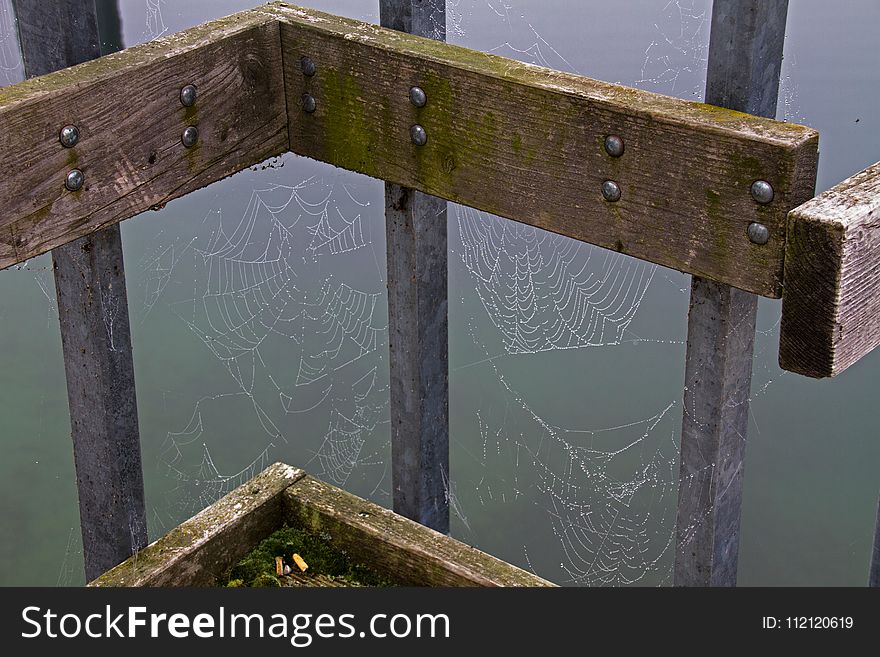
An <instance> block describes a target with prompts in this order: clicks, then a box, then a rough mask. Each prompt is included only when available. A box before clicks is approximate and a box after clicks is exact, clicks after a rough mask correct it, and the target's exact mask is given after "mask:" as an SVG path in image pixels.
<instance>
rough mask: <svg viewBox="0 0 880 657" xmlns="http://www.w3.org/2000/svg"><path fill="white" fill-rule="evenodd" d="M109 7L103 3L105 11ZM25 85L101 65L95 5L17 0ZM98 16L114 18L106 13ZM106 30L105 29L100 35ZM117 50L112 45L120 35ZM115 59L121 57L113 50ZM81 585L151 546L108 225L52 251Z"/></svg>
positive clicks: (125, 327) (123, 301)
mask: <svg viewBox="0 0 880 657" xmlns="http://www.w3.org/2000/svg"><path fill="white" fill-rule="evenodd" d="M104 4H105V5H106V4H107V3H104ZM13 8H14V11H15V16H16V22H17V24H18V29H19V39H20V45H21V51H22V59H23V62H24V70H25V75H26V76H27V77H36V76H39V75H45V74H47V73H50V72H52V71H54V70H57V69H61V68H65V67H68V66H74V65H76V64H80V63H82V62H84V61H88V60H91V59H95V58H97V57H100V56H101V53H102V48H101V38H100V35H99V29H98V28H99V25H98V23H99V21H98V17H97V14H96V6H95V2H94V0H71V1H70V2H64V3H48V4H47V3H45V2H38V1H37V0H13ZM103 9H104V11H103V16H104V17H107V16H112V15H113V14H117V20H116V24H117V28H118V11H117V8H116V6H115V3H114V4H113V5H112V6H109V7H103ZM105 29H106V26H105ZM116 41H121V39H119V38H118V29H117V35H116ZM117 49H118V48H117ZM52 263H53V270H54V274H55V291H56V295H57V299H58V319H59V323H60V327H61V344H62V349H63V352H64V370H65V374H66V378H67V398H68V406H69V409H70V427H71V438H72V440H73V456H74V462H75V465H76V481H77V492H78V497H79V515H80V528H81V532H82V541H83V561H84V566H85V574H86V580H90V579H93V578H94V577H96V576H98V575H100V574H101V573H103V572H104V571H106V570H108V569H109V568H111V567H113V566H115V565H116V564H118V563H120V562H122V561H124V560H125V559H127V558H128V557H129V556H131V555H132V554H133V553H134V552H136V551H137V550H139V549H141V548H142V547H144V546H145V545H146V544H147V519H146V510H145V501H144V478H143V470H142V466H141V449H140V434H139V431H138V412H137V397H136V394H135V380H134V362H133V358H132V350H131V330H130V325H129V320H128V298H127V294H126V288H125V266H124V262H123V254H122V237H121V235H120V231H119V226H118V225H114V226H110V227H108V228H105V229H104V230H101V231H98V232H96V233H92V234H91V235H87V236H85V237H81V238H80V239H78V240H75V241H73V242H70V243H68V244H65V245H63V246H59V247H57V248H56V249H54V250H53V251H52Z"/></svg>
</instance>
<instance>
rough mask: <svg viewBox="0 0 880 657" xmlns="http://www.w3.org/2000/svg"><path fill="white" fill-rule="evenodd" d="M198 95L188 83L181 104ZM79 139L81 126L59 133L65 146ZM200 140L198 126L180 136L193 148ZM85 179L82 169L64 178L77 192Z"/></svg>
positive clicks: (182, 94) (184, 88) (70, 187)
mask: <svg viewBox="0 0 880 657" xmlns="http://www.w3.org/2000/svg"><path fill="white" fill-rule="evenodd" d="M196 95H197V92H196V88H195V86H194V85H192V84H188V85H186V86H184V87H183V88H182V89H181V90H180V104H181V105H183V106H184V107H192V106H193V105H194V104H195V102H196ZM79 140H80V133H79V128H78V127H76V126H75V125H66V126H64V127H63V128H61V131H60V132H59V133H58V141H59V142H61V145H62V146H63V147H64V148H73V147H74V146H76V145H77V144H78V143H79ZM198 140H199V129H198V128H197V127H196V126H194V125H191V126H187V127H186V128H184V130H183V134H182V135H181V136H180V141H181V143H182V144H183V145H184V147H186V148H192V147H193V146H195V145H196V142H198ZM85 181H86V177H85V174H84V173H83V172H82V169H71V170H70V171H68V172H67V176H65V178H64V186H65V187H66V188H67V190H68V191H71V192H77V191H79V190H81V189H82V186H83V184H84V183H85Z"/></svg>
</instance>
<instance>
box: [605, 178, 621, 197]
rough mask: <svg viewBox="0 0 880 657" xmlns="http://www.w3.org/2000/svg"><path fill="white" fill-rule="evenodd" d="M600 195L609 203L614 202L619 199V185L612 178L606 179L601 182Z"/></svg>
mask: <svg viewBox="0 0 880 657" xmlns="http://www.w3.org/2000/svg"><path fill="white" fill-rule="evenodd" d="M602 196H604V197H605V200H606V201H608V202H609V203H616V202H617V201H619V200H620V185H618V184H617V183H616V182H614V181H613V180H606V181H605V182H603V183H602Z"/></svg>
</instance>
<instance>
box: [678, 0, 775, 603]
mask: <svg viewBox="0 0 880 657" xmlns="http://www.w3.org/2000/svg"><path fill="white" fill-rule="evenodd" d="M787 12H788V0H714V2H713V5H712V27H711V33H710V37H709V65H708V75H707V79H706V102H707V103H709V104H712V105H719V106H722V107H728V108H730V109H735V110H739V111H742V112H748V113H750V114H756V115H759V116H765V117H774V116H775V115H776V100H777V96H778V91H779V73H780V69H781V66H782V46H783V41H784V38H785V21H786V16H787ZM744 237H745V235H744ZM757 304H758V300H757V297H756V296H755V295H753V294H750V293H748V292H743V291H742V290H738V289H735V288H731V287H729V286H727V285H723V284H720V283H715V282H713V281H709V280H706V279H702V278H699V277H697V276H695V277H693V279H692V282H691V299H690V309H689V311H688V337H687V356H686V363H685V388H684V418H683V422H682V431H681V467H680V473H679V491H678V516H677V522H676V537H675V538H676V543H675V545H676V549H675V567H674V575H673V581H674V584H675V585H676V586H735V585H736V570H737V560H738V556H739V529H740V510H741V507H742V477H743V457H744V455H745V444H746V433H747V430H748V422H749V394H750V388H751V380H752V358H753V355H754V340H755V317H756V314H757V307H758V305H757Z"/></svg>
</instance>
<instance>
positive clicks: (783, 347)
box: [779, 162, 880, 377]
mask: <svg viewBox="0 0 880 657" xmlns="http://www.w3.org/2000/svg"><path fill="white" fill-rule="evenodd" d="M877 345H880V162H878V163H877V164H874V165H872V166H870V167H868V168H867V169H865V170H864V171H860V172H859V173H857V174H855V175H854V176H852V177H851V178H848V179H846V180H844V181H843V182H842V183H840V184H839V185H837V186H835V187H833V188H831V189H829V190H828V191H826V192H824V193H822V194H820V195H819V196H817V197H816V198H814V199H812V200H811V201H808V202H807V203H804V204H803V205H801V206H800V207H798V208H795V209H794V210H792V212H791V213H790V214H789V216H788V240H787V244H786V249H785V291H784V293H783V296H782V325H781V329H780V340H779V364H780V366H781V367H782V368H783V369H786V370H790V371H792V372H797V373H799V374H805V375H807V376H812V377H826V376H835V375H837V374H840V373H841V372H842V371H843V370H845V369H846V368H847V367H849V366H850V365H852V364H853V363H855V362H856V361H858V360H859V359H860V358H862V357H863V356H864V355H866V354H867V353H868V352H870V351H871V350H872V349H874V348H875V347H876V346H877Z"/></svg>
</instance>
